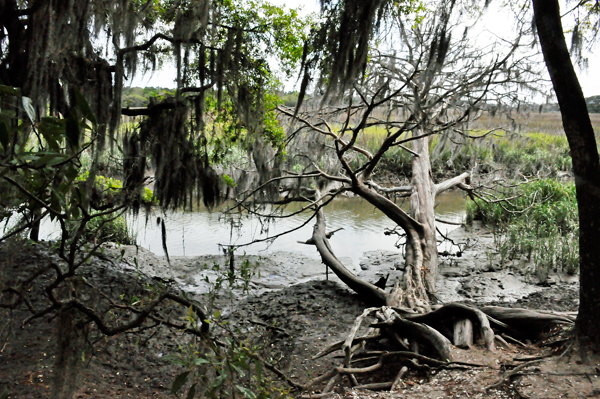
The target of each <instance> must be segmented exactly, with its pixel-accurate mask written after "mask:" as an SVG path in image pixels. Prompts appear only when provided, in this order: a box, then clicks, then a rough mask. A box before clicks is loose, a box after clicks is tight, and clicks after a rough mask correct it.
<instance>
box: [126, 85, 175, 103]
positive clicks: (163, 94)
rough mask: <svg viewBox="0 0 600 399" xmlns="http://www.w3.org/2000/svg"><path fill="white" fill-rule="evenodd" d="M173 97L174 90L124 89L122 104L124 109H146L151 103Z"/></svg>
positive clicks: (155, 88)
mask: <svg viewBox="0 0 600 399" xmlns="http://www.w3.org/2000/svg"><path fill="white" fill-rule="evenodd" d="M171 97H175V89H167V88H162V87H125V88H123V94H122V104H123V107H125V108H130V107H131V108H135V107H146V106H147V105H148V104H149V103H150V102H151V101H153V102H154V103H158V102H161V101H162V100H164V99H165V98H171Z"/></svg>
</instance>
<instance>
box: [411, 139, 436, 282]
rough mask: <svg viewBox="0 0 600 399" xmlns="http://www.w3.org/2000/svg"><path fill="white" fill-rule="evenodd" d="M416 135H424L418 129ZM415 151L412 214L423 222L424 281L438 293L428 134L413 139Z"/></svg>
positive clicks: (434, 191) (432, 184) (433, 204)
mask: <svg viewBox="0 0 600 399" xmlns="http://www.w3.org/2000/svg"><path fill="white" fill-rule="evenodd" d="M416 134H419V135H420V134H423V132H422V131H420V130H417V132H416ZM413 151H415V152H416V153H417V154H419V156H418V157H413V161H412V185H413V192H412V195H411V196H410V215H411V216H412V217H413V218H414V219H416V220H417V221H418V222H419V223H421V224H422V225H423V229H424V232H423V236H422V238H421V240H422V242H421V247H422V248H423V265H422V268H423V273H422V274H423V280H424V283H425V288H426V289H427V291H429V292H435V283H436V278H437V274H438V251H437V240H436V234H435V211H434V206H435V194H436V189H435V184H434V183H433V179H432V177H431V160H430V158H429V136H427V137H423V138H421V139H418V140H415V141H413Z"/></svg>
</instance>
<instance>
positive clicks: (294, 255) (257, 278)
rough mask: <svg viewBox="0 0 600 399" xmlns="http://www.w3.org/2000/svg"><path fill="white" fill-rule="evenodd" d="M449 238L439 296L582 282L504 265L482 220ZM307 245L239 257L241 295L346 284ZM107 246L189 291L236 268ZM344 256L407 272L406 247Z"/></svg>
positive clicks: (492, 295) (208, 258)
mask: <svg viewBox="0 0 600 399" xmlns="http://www.w3.org/2000/svg"><path fill="white" fill-rule="evenodd" d="M447 238H449V239H450V240H452V241H453V242H454V243H455V248H456V247H460V248H462V250H461V251H456V252H450V253H448V252H446V253H442V254H441V255H440V273H439V276H438V282H437V287H438V292H437V293H436V296H437V298H438V299H439V300H440V301H441V302H442V303H449V302H466V301H472V302H477V303H487V302H515V301H517V300H519V299H521V298H523V297H525V296H528V295H530V294H533V293H535V292H539V291H541V290H542V289H544V287H547V286H549V285H558V286H565V287H573V288H575V289H576V288H577V287H578V277H577V276H568V275H566V274H554V275H552V276H551V277H550V279H549V280H548V281H539V280H538V278H537V277H536V275H535V273H534V268H533V265H532V264H530V263H527V262H524V261H520V262H515V263H514V264H511V265H509V266H500V264H499V263H498V261H497V259H496V256H495V246H494V237H493V235H492V233H491V232H490V231H489V230H488V229H486V228H485V227H484V226H482V225H481V223H479V222H474V223H473V225H472V226H469V227H460V228H457V229H455V230H453V231H451V232H450V233H449V235H448V236H447ZM332 240H335V236H334V238H333V239H332ZM299 247H301V246H299ZM301 248H302V247H301ZM305 248H306V252H291V251H275V252H270V253H268V254H265V255H239V256H236V257H235V261H234V268H236V269H239V268H240V267H241V266H240V265H243V264H245V263H246V264H247V266H245V267H247V268H250V269H251V270H252V276H251V277H250V279H249V284H248V287H247V288H248V290H247V292H241V291H240V290H234V295H235V296H236V298H238V299H239V298H241V297H243V296H259V295H262V294H264V293H265V292H270V291H274V290H280V289H283V288H285V287H290V286H293V285H296V284H302V283H306V282H309V281H321V280H327V279H329V280H330V281H332V282H335V283H338V284H340V285H342V286H343V283H341V281H340V280H339V279H338V278H337V276H335V274H333V273H332V272H331V271H330V272H329V274H327V271H326V268H325V266H324V265H323V264H322V263H321V261H320V259H319V258H318V254H317V252H316V250H314V248H313V247H311V246H305ZM106 249H107V251H108V253H111V254H112V256H114V257H117V256H118V255H119V254H120V253H121V251H123V258H122V267H124V268H125V269H127V270H130V271H134V270H139V271H140V272H142V273H144V274H146V275H148V276H150V277H157V278H160V279H163V280H165V281H173V282H174V283H175V284H176V285H178V286H180V287H182V288H183V289H184V290H185V291H187V292H190V293H194V294H197V295H203V294H206V293H208V292H209V291H210V290H211V287H212V286H213V285H214V283H215V281H216V280H217V279H218V278H219V276H220V275H221V276H222V275H224V273H226V272H227V271H228V270H229V267H230V258H229V257H228V256H225V255H202V256H192V257H183V256H178V257H171V258H170V259H169V260H170V262H168V261H167V258H166V257H164V256H157V255H155V254H154V253H152V252H150V251H148V250H145V249H143V248H141V247H136V246H115V245H114V244H109V245H107V247H106ZM338 255H339V258H340V260H341V261H342V262H343V263H345V264H346V265H347V267H348V268H349V269H350V271H352V272H353V273H355V274H356V275H357V276H358V277H360V278H363V279H365V280H367V281H371V282H375V281H378V280H379V279H380V278H381V277H385V276H388V275H389V277H388V279H387V287H388V289H389V288H391V287H392V286H393V285H394V282H395V281H396V280H397V279H401V278H402V275H403V273H404V259H403V256H402V253H401V252H400V251H386V250H376V251H368V252H365V253H363V256H362V257H361V258H360V260H359V264H358V265H354V264H353V262H352V259H350V258H346V257H344V254H343V253H339V254H338ZM136 264H137V266H136Z"/></svg>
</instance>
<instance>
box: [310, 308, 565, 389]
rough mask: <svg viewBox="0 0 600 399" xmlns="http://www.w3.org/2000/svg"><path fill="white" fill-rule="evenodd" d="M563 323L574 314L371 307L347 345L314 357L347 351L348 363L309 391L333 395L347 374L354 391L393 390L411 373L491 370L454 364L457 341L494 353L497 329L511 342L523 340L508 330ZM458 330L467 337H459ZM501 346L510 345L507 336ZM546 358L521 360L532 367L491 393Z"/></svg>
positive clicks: (532, 332) (534, 332)
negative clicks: (379, 377) (374, 377)
mask: <svg viewBox="0 0 600 399" xmlns="http://www.w3.org/2000/svg"><path fill="white" fill-rule="evenodd" d="M373 317H376V319H377V321H376V322H375V323H372V324H370V327H371V329H370V330H369V331H368V332H367V333H366V334H363V335H360V336H357V335H358V332H359V330H360V327H361V325H362V324H363V322H365V320H368V319H370V318H373ZM563 323H572V321H571V315H565V314H558V313H556V314H555V313H551V312H544V311H533V310H527V309H511V308H500V307H485V308H482V309H481V310H480V309H477V308H474V307H471V306H466V305H462V304H448V305H444V306H442V307H441V308H439V309H436V310H434V311H432V312H428V313H424V314H414V313H410V312H408V311H406V310H405V309H398V308H392V307H389V306H384V307H381V308H368V309H365V311H364V312H363V313H362V314H361V315H360V316H358V317H357V318H356V320H355V322H354V324H353V326H352V328H351V330H350V333H349V334H348V337H347V338H346V340H345V341H340V342H336V343H334V344H332V345H330V346H328V347H327V348H325V349H324V350H323V351H321V352H320V353H319V354H318V355H316V356H315V357H314V358H315V359H316V358H319V357H322V356H325V355H327V354H330V353H333V352H336V351H339V350H341V351H342V353H343V363H342V365H341V366H339V367H336V368H334V369H333V370H331V371H329V372H328V373H326V374H324V375H323V376H321V377H317V378H315V379H313V380H312V381H310V382H309V383H308V384H307V385H306V388H309V387H311V386H315V385H317V384H318V383H320V382H324V381H327V380H328V381H329V382H328V384H327V386H326V387H325V388H324V389H323V390H322V392H320V393H318V394H317V395H323V394H325V395H327V394H328V393H330V392H331V391H332V390H333V389H334V385H335V384H336V383H338V382H339V381H341V380H343V379H340V377H342V376H343V377H346V378H345V379H347V380H348V381H349V382H350V385H351V386H352V387H353V388H354V389H369V390H393V389H395V388H397V387H398V386H400V384H401V382H402V380H403V379H404V378H405V376H406V375H407V374H408V373H410V372H411V371H412V372H424V373H426V374H430V373H432V372H435V371H437V370H440V369H443V368H444V369H446V368H462V369H464V368H472V367H488V366H485V365H480V364H472V363H464V362H453V361H452V352H453V350H454V347H455V346H456V345H457V343H460V342H465V336H467V338H468V336H470V337H471V340H470V341H469V340H468V339H467V341H468V342H470V345H463V346H471V345H475V344H477V345H481V346H482V347H484V348H486V349H487V350H489V351H493V350H494V340H495V339H496V338H497V336H496V333H495V332H494V329H496V331H497V332H498V333H502V334H503V335H504V336H505V337H507V338H508V339H511V340H513V341H516V342H520V341H518V340H516V339H515V338H512V337H511V336H510V335H507V333H506V332H510V333H511V334H512V335H519V336H524V335H527V336H539V335H540V334H541V333H542V332H544V331H545V330H547V329H548V327H549V326H551V325H556V324H563ZM457 326H458V327H457ZM457 329H458V330H459V331H461V332H462V334H457ZM525 329H526V330H525ZM384 338H387V341H386V342H387V346H388V347H389V350H375V351H374V350H368V348H366V346H367V345H370V344H371V343H373V342H375V341H378V340H382V339H384ZM499 342H501V343H503V344H504V345H506V346H508V343H507V342H506V341H505V340H504V339H502V338H500V339H499ZM380 344H381V343H380ZM521 344H522V343H521ZM522 345H524V344H522ZM405 347H410V348H411V350H404V348H405ZM397 348H401V349H402V350H398V349H397ZM563 355H564V353H563ZM561 356H562V355H561ZM546 359H547V357H540V358H531V359H529V358H528V359H515V360H516V361H526V363H523V364H520V365H517V366H516V367H515V368H514V369H513V370H512V371H510V372H507V373H505V375H504V376H503V377H502V380H501V381H500V382H498V383H497V384H495V385H493V386H490V387H488V389H495V388H498V387H501V386H502V385H503V384H504V383H505V382H506V381H508V380H511V379H512V378H514V377H518V376H519V375H520V374H519V373H520V372H521V370H523V369H524V368H526V367H528V366H531V365H534V364H537V363H539V362H542V361H545V360H546ZM358 363H360V365H358ZM392 364H393V365H395V366H398V367H399V368H398V371H397V372H395V374H394V378H393V380H391V381H383V382H372V381H365V382H363V383H361V382H360V380H361V379H363V380H364V376H365V375H369V374H371V373H374V372H377V371H378V370H383V369H386V370H388V372H389V370H390V369H389V367H390V365H392ZM307 397H308V396H307ZM311 397H326V396H316V395H313V396H311Z"/></svg>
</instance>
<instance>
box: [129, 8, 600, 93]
mask: <svg viewBox="0 0 600 399" xmlns="http://www.w3.org/2000/svg"><path fill="white" fill-rule="evenodd" d="M270 2H271V3H274V4H276V5H281V6H283V5H286V6H288V7H293V8H297V7H302V11H303V12H304V13H310V12H317V11H318V10H319V1H318V0H270ZM507 18H508V17H507ZM490 22H491V24H494V23H496V24H506V19H503V18H497V15H495V17H494V18H491V19H490ZM595 53H596V54H593V53H589V52H588V53H587V54H586V56H587V58H588V60H589V63H588V68H587V69H586V70H583V71H582V70H579V69H578V68H577V67H576V68H575V69H576V71H577V74H578V76H579V83H580V84H581V87H582V89H583V94H584V95H585V96H586V97H590V96H595V95H600V44H597V45H596V46H595ZM174 80H175V68H174V66H173V65H165V66H164V67H163V69H162V70H160V71H156V72H154V74H152V75H151V74H147V75H145V76H136V77H135V78H134V79H133V81H132V83H131V85H132V86H142V87H144V86H155V87H171V88H173V87H175V82H174ZM293 83H294V82H290V83H288V84H287V85H286V90H292V88H293V86H292V85H293Z"/></svg>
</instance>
